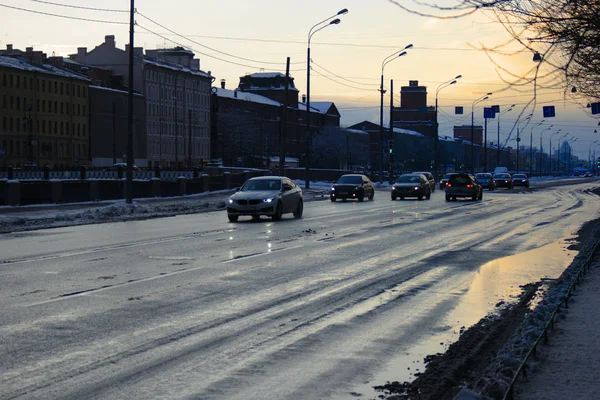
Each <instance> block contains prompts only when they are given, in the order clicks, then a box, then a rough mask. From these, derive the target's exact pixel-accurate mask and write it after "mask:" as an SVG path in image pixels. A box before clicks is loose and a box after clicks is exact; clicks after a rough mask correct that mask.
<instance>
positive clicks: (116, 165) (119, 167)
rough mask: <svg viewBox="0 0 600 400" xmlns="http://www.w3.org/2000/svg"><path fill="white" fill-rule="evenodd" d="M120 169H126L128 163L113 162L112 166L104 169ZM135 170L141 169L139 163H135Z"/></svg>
mask: <svg viewBox="0 0 600 400" xmlns="http://www.w3.org/2000/svg"><path fill="white" fill-rule="evenodd" d="M118 170H122V171H126V170H127V163H116V164H113V166H112V167H108V168H104V169H103V171H118ZM133 171H134V172H137V171H140V168H139V167H138V166H137V165H133Z"/></svg>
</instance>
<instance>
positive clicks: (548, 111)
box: [544, 106, 556, 118]
mask: <svg viewBox="0 0 600 400" xmlns="http://www.w3.org/2000/svg"><path fill="white" fill-rule="evenodd" d="M552 117H556V112H555V111H554V106H544V118H552Z"/></svg>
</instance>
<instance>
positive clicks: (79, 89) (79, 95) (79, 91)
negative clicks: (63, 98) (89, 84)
mask: <svg viewBox="0 0 600 400" xmlns="http://www.w3.org/2000/svg"><path fill="white" fill-rule="evenodd" d="M77 97H81V86H77Z"/></svg>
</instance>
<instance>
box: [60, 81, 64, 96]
mask: <svg viewBox="0 0 600 400" xmlns="http://www.w3.org/2000/svg"><path fill="white" fill-rule="evenodd" d="M63 89H64V84H63V83H62V82H61V83H60V94H63Z"/></svg>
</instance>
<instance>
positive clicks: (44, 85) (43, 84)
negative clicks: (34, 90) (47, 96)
mask: <svg viewBox="0 0 600 400" xmlns="http://www.w3.org/2000/svg"><path fill="white" fill-rule="evenodd" d="M42 92H46V81H45V80H43V79H42Z"/></svg>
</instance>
